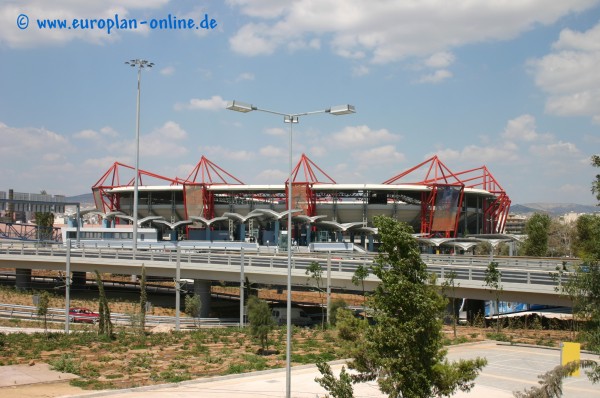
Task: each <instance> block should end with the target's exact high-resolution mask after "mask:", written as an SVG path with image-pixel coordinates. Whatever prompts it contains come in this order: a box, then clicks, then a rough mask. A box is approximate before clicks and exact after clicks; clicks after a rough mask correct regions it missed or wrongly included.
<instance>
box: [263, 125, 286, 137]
mask: <svg viewBox="0 0 600 398" xmlns="http://www.w3.org/2000/svg"><path fill="white" fill-rule="evenodd" d="M265 133H266V134H267V135H273V136H277V137H281V136H285V135H287V133H288V132H287V130H285V129H283V128H281V127H271V128H268V129H266V130H265Z"/></svg>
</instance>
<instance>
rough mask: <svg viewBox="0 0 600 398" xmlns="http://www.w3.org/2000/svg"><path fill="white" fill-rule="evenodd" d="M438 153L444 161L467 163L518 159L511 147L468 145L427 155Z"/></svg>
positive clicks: (480, 163)
mask: <svg viewBox="0 0 600 398" xmlns="http://www.w3.org/2000/svg"><path fill="white" fill-rule="evenodd" d="M433 155H438V157H439V158H440V160H441V161H442V162H444V163H445V162H447V161H449V160H460V161H461V163H466V164H477V165H482V164H487V163H490V162H504V163H505V162H513V161H516V160H518V156H517V153H516V152H515V151H514V150H513V149H512V148H510V147H508V148H507V147H504V146H480V145H467V146H465V147H464V148H463V149H460V150H456V149H450V148H446V149H441V150H438V151H435V152H433V153H429V154H427V155H425V157H426V158H429V157H431V156H433Z"/></svg>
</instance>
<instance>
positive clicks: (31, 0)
mask: <svg viewBox="0 0 600 398" xmlns="http://www.w3.org/2000/svg"><path fill="white" fill-rule="evenodd" d="M168 2H169V0H148V1H142V0H125V1H119V0H107V1H72V0H55V1H52V2H48V1H45V0H22V1H14V2H8V3H7V2H3V4H2V5H0V25H2V26H4V27H10V28H6V29H1V30H0V44H3V45H6V46H8V47H12V48H20V47H37V46H46V45H60V44H63V43H66V42H70V41H72V40H83V41H86V42H91V43H95V44H103V43H107V42H112V41H115V40H118V38H119V35H121V34H122V33H121V32H125V31H119V30H117V29H113V30H112V31H111V33H110V34H108V33H107V31H106V29H104V30H103V29H62V30H59V29H52V30H50V29H39V28H38V26H37V21H36V20H37V19H40V20H44V19H51V20H54V19H59V20H67V22H68V24H71V21H72V20H73V19H82V18H83V19H85V18H88V19H101V18H104V19H114V16H115V14H118V15H119V18H121V19H124V18H138V19H139V18H141V16H142V15H143V14H142V11H144V10H146V11H147V10H153V9H157V8H160V7H162V6H164V5H165V4H167V3H168ZM20 14H26V15H27V16H28V18H29V26H28V28H27V29H23V30H21V29H18V28H17V26H16V23H17V22H16V21H17V17H18V16H19V15H20ZM138 26H139V25H138ZM142 28H143V27H141V26H140V29H138V30H128V31H126V32H136V33H144V31H147V29H142Z"/></svg>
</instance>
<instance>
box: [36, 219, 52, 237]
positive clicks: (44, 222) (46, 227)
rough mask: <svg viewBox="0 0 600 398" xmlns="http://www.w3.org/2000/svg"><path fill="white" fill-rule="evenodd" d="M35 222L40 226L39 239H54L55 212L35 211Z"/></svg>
mask: <svg viewBox="0 0 600 398" xmlns="http://www.w3.org/2000/svg"><path fill="white" fill-rule="evenodd" d="M35 224H36V225H37V228H38V240H40V241H43V240H51V239H52V227H53V226H54V214H53V213H41V212H35Z"/></svg>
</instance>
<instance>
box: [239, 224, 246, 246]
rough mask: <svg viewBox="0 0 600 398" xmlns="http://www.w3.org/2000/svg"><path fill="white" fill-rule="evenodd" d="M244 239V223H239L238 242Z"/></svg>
mask: <svg viewBox="0 0 600 398" xmlns="http://www.w3.org/2000/svg"><path fill="white" fill-rule="evenodd" d="M245 239H246V224H244V223H241V224H240V242H243V241H244V240H245Z"/></svg>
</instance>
